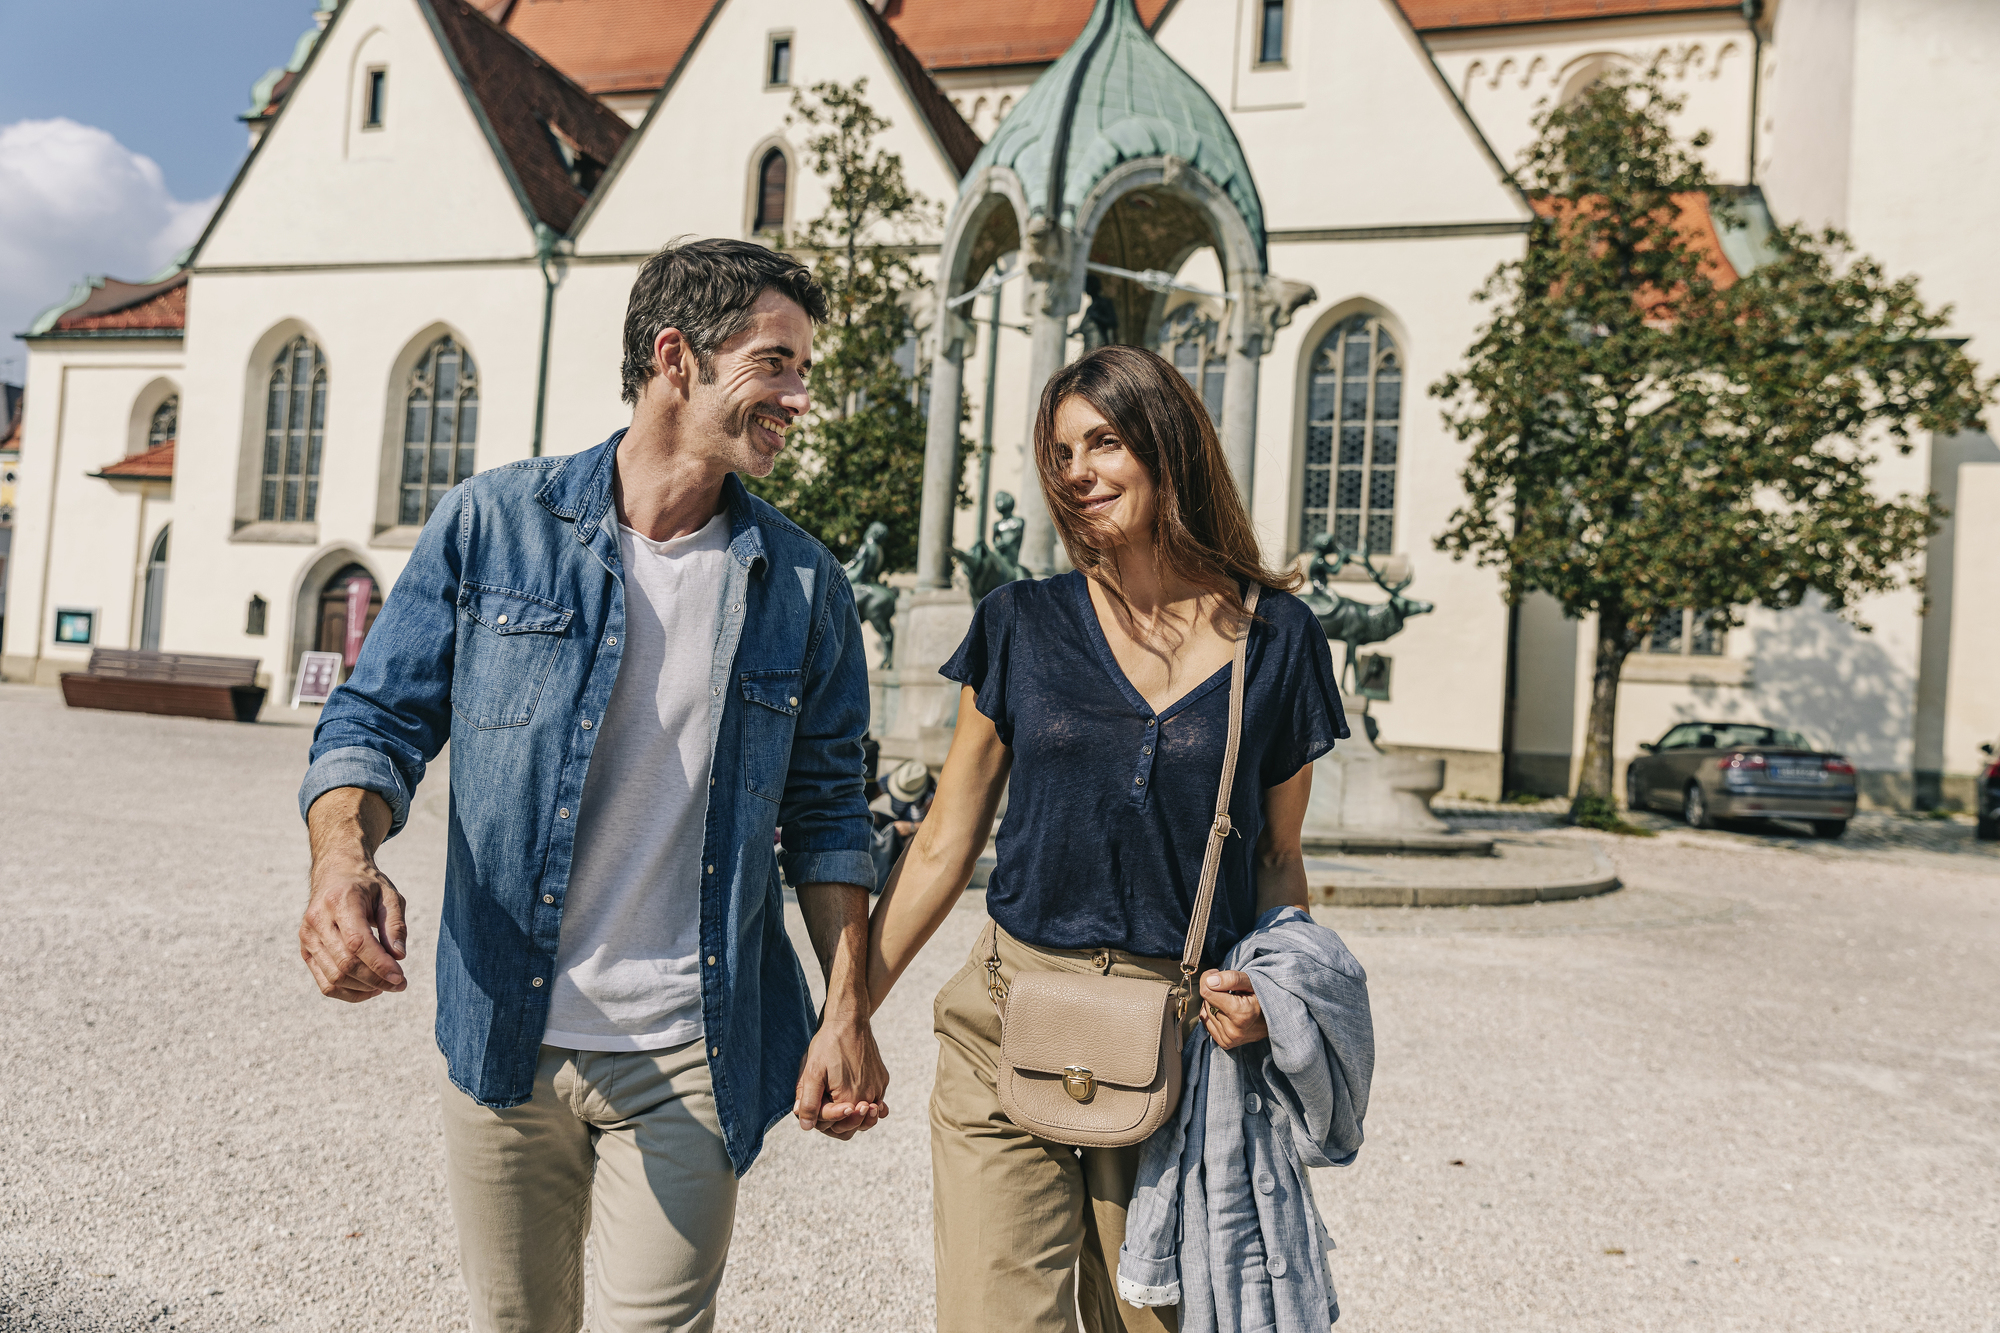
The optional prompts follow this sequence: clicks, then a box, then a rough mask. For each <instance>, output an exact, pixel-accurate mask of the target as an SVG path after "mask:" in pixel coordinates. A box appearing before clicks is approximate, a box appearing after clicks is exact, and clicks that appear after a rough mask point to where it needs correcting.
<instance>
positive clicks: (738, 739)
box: [299, 431, 875, 1175]
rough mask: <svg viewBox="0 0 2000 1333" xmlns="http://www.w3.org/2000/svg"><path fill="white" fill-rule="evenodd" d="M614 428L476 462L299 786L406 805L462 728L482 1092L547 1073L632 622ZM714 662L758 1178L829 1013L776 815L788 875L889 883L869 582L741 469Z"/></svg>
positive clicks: (469, 1000) (730, 972) (454, 856)
mask: <svg viewBox="0 0 2000 1333" xmlns="http://www.w3.org/2000/svg"><path fill="white" fill-rule="evenodd" d="M624 434H625V432H623V431H620V432H618V434H616V435H613V436H612V437H611V438H610V439H609V440H608V441H606V442H605V443H603V444H601V445H599V446H597V447H596V448H594V449H590V450H586V451H585V452H583V453H580V454H574V455H571V456H570V457H567V458H538V459H533V460H530V461H526V462H520V463H514V464H511V465H509V466H506V467H502V468H498V469H495V470H494V471H491V472H485V473H481V474H479V475H478V476H476V477H473V478H472V479H471V480H469V481H467V482H465V483H464V484H463V485H461V486H459V487H458V488H457V489H455V490H454V491H452V492H451V494H449V495H447V496H446V497H445V499H444V500H443V501H442V502H441V503H440V504H439V505H438V508H437V512H436V513H435V514H433V515H432V517H431V520H430V522H429V523H427V524H426V525H425V526H424V531H423V536H422V537H421V538H419V540H418V542H417V545H416V549H415V550H414V551H413V552H412V553H411V556H410V562H409V565H408V566H407V567H406V568H405V569H404V571H403V575H402V577H401V578H399V579H398V580H397V581H396V586H395V590H394V591H393V592H392V593H390V595H389V598H388V600H387V601H386V602H385V603H384V604H383V606H382V611H381V614H380V616H379V617H378V618H377V619H376V622H375V625H374V627H373V628H372V629H371V630H370V631H369V634H368V640H367V645H366V647H365V648H364V649H363V650H362V653H361V658H360V661H359V662H357V663H356V664H355V668H354V672H353V675H352V677H351V678H350V679H349V680H348V682H347V683H346V684H345V685H343V686H341V687H340V689H338V690H336V691H335V692H334V694H333V697H332V698H331V699H329V700H328V701H327V705H326V709H325V712H324V713H323V714H322V715H321V717H320V723H319V730H318V731H317V732H316V733H315V735H314V737H313V746H312V766H311V768H310V769H309V770H308V771H307V773H306V778H305V783H304V785H303V786H302V787H301V788H300V790H299V810H300V813H301V814H303V813H305V812H306V811H307V810H308V809H310V808H311V806H312V803H313V802H314V801H315V800H316V799H318V798H319V797H320V796H321V795H323V794H325V793H326V792H328V791H331V790H333V789H334V788H336V787H363V788H367V789H369V790H371V791H376V792H380V793H381V794H382V796H383V798H384V799H385V800H387V801H388V803H389V808H390V810H391V811H392V812H393V814H394V816H395V823H394V825H393V827H392V835H393V833H394V832H395V831H397V830H400V829H401V828H402V826H403V823H404V821H405V820H406V819H407V818H408V817H409V811H410V797H411V793H412V792H414V791H415V790H416V786H417V783H418V782H420V781H421V780H422V779H423V775H424V766H425V764H426V763H428V762H429V761H430V760H431V759H433V758H435V757H436V756H437V753H438V751H439V750H440V749H442V748H443V747H444V743H445V742H446V740H449V741H450V742H451V832H450V839H451V841H450V852H449V860H448V861H447V864H446V870H445V886H444V910H443V922H442V928H441V930H440V932H439V936H438V951H437V998H438V1006H437V1040H438V1045H439V1047H440V1048H441V1049H442V1050H443V1051H444V1054H445V1059H446V1062H447V1064H448V1066H449V1068H450V1072H451V1080H452V1082H453V1083H455V1084H457V1085H458V1087H460V1088H462V1089H463V1090H464V1091H465V1092H466V1093H468V1094H470V1095H471V1096H472V1097H474V1098H476V1099H477V1100H478V1101H480V1102H481V1103H483V1104H485V1105H487V1106H495V1107H500V1106H515V1105H518V1104H520V1103H521V1102H525V1101H527V1100H528V1097H529V1095H530V1093H531V1092H532V1091H533V1088H534V1081H535V1064H536V1060H537V1057H538V1053H539V1048H540V1045H541V1039H542V1031H543V1028H544V1026H545V1025H546V1022H547V1018H548V1001H549V990H550V986H549V982H550V980H551V978H552V977H553V975H554V969H555V961H556V945H557V942H558V941H559V939H560V938H561V934H562V913H563V901H564V898H565V896H566V891H567V890H568V888H569V875H570V858H571V855H572V853H573V852H574V849H575V846H576V822H577V816H578V814H579V813H580V811H581V806H582V799H583V781H584V773H585V770H586V769H588V767H589V765H590V755H591V751H592V749H593V748H594V747H595V746H596V744H597V742H598V738H599V736H600V735H601V734H602V733H601V732H600V731H599V730H598V729H597V727H596V726H595V724H596V723H598V722H600V721H602V720H603V717H604V711H605V706H606V705H607V704H608V703H609V702H610V700H611V686H612V682H613V681H615V680H616V679H617V678H618V662H619V656H620V653H621V651H622V647H623V644H624V638H625V588H624V581H623V578H622V576H621V574H620V564H619V555H618V535H617V519H616V515H615V514H614V513H613V512H612V484H611V483H612V476H613V472H614V468H613V460H614V459H615V457H616V452H617V448H618V442H619V440H620V439H622V438H623V436H624ZM724 495H725V498H726V500H727V503H728V507H729V517H730V530H731V537H730V542H729V556H730V560H729V563H728V566H727V571H728V572H727V575H726V578H725V580H724V586H723V593H722V606H721V615H720V618H719V619H718V621H717V623H718V625H719V627H720V628H719V629H718V631H717V634H716V640H715V654H714V657H713V659H712V663H711V666H710V668H709V691H710V698H711V703H710V706H709V723H708V734H709V738H710V740H711V742H712V746H713V751H712V752H713V755H714V762H713V766H712V770H711V771H712V774H713V776H712V777H711V778H710V782H709V786H710V791H709V801H708V813H707V818H706V822H705V823H704V826H703V828H704V832H703V837H702V870H703V875H702V881H701V882H702V893H701V951H702V957H703V961H704V963H705V964H707V965H706V966H704V967H703V969H702V991H701V1010H702V1023H703V1028H704V1030H705V1033H706V1038H705V1039H706V1041H707V1044H708V1054H709V1061H708V1063H709V1070H710V1072H711V1073H712V1074H713V1076H714V1081H715V1099H716V1104H717V1109H718V1111H719V1112H720V1115H721V1119H722V1127H723V1134H724V1136H725V1138H726V1139H727V1142H728V1146H729V1156H730V1160H731V1161H732V1162H733V1163H734V1165H735V1168H736V1171H737V1173H738V1174H739V1175H740V1174H742V1173H743V1172H744V1171H746V1170H748V1169H749V1167H750V1164H751V1162H753V1161H754V1160H755V1159H756V1157H757V1153H758V1150H759V1148H760V1147H761V1146H762V1143H763V1138H764V1131H765V1130H767V1129H769V1128H770V1126H771V1125H772V1124H773V1123H775V1122H776V1121H777V1120H778V1119H780V1118H782V1117H783V1116H784V1115H786V1114H788V1113H789V1112H790V1110H791V1107H792V1102H793V1096H794V1091H795V1087H796V1083H797V1079H798V1072H799V1063H800V1061H801V1060H802V1059H803V1058H804V1055H805V1050H806V1044H807V1042H808V1040H809V1039H810V1037H811V1035H812V1031H813V1028H814V1019H813V1012H812V1003H811V998H810V994H809V992H808V991H807V989H806V978H805V974H804V972H803V971H801V969H800V966H799V960H798V956H797V954H796V953H795V952H794V951H793V949H792V946H791V941H790V938H789V937H788V936H787V935H786V933H785V914H784V899H783V896H782V894H781V891H780V889H779V884H778V872H777V865H776V864H775V859H774V855H773V852H774V848H773V845H772V843H773V831H774V829H776V828H777V827H779V826H781V825H782V826H783V828H784V847H783V858H782V859H783V861H784V870H785V875H786V877H787V878H788V880H789V881H790V882H791V883H793V884H813V883H829V882H830V883H840V884H862V885H869V884H873V883H874V882H875V870H874V866H873V864H872V862H871V860H870V849H871V838H870V832H871V830H870V827H869V818H868V809H867V806H866V804H865V802H864V801H863V797H862V765H863V760H862V750H861V741H862V737H863V736H864V735H865V734H866V732H867V729H868V669H867V663H866V661H865V659H864V657H863V655H862V645H861V624H860V621H859V620H858V619H857V618H856V616H855V612H854V597H853V591H852V589H850V588H849V587H848V584H847V580H846V578H845V577H844V576H843V574H842V573H841V569H840V566H839V565H838V564H836V563H835V562H834V559H833V557H832V555H830V554H829V553H828V552H827V550H826V548H825V547H823V546H821V545H820V544H819V543H818V542H816V541H814V540H813V539H812V538H811V537H809V536H807V535H806V534H805V533H804V532H803V531H801V530H800V529H799V528H798V527H796V526H794V525H793V524H792V523H791V522H789V521H788V520H787V519H786V518H785V517H784V516H783V515H782V514H780V513H779V512H778V511H777V510H775V509H773V508H772V507H771V506H770V505H767V504H765V503H764V502H763V501H761V500H758V499H756V498H755V497H753V496H752V495H750V493H749V492H748V491H746V490H745V489H744V488H743V485H742V483H741V482H740V481H738V480H737V479H736V477H735V476H733V475H732V476H731V477H729V478H728V480H727V482H726V483H725V485H724Z"/></svg>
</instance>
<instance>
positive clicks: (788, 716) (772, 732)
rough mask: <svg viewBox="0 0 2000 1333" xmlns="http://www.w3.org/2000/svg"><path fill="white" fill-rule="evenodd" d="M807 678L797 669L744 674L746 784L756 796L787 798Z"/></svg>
mask: <svg viewBox="0 0 2000 1333" xmlns="http://www.w3.org/2000/svg"><path fill="white" fill-rule="evenodd" d="M803 679H804V677H803V676H802V675H801V674H800V673H799V672H797V671H746V672H744V673H743V677H742V681H743V698H744V701H745V702H746V703H747V704H748V705H749V706H748V707H746V708H745V709H744V710H743V785H744V787H745V788H746V789H747V790H748V791H749V792H750V794H751V795H753V796H761V797H763V798H764V799H765V800H767V801H782V800H783V799H784V798H785V775H786V772H787V770H788V769H789V768H790V766H791V758H792V731H793V729H794V728H795V727H796V726H797V724H798V717H799V684H800V682H801V681H802V680H803Z"/></svg>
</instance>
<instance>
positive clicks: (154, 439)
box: [146, 394, 181, 449]
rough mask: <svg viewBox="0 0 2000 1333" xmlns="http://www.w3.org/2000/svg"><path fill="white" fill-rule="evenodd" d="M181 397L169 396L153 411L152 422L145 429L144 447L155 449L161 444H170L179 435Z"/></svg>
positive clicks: (177, 395)
mask: <svg viewBox="0 0 2000 1333" xmlns="http://www.w3.org/2000/svg"><path fill="white" fill-rule="evenodd" d="M180 416H181V396H180V395H179V394H171V395H169V396H168V398H167V401H166V402H164V403H161V404H160V405H159V406H158V407H156V408H154V409H153V420H152V422H151V424H149V425H148V426H147V427H146V447H147V448H148V449H157V448H159V447H160V446H161V445H163V444H172V443H173V442H174V440H175V439H176V438H177V437H178V436H179V434H180Z"/></svg>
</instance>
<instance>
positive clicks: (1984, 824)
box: [1975, 815, 2000, 842]
mask: <svg viewBox="0 0 2000 1333" xmlns="http://www.w3.org/2000/svg"><path fill="white" fill-rule="evenodd" d="M1975 832H1976V833H1977V835H1978V838H1979V840H1980V841H1981V842H2000V815H1988V816H1986V817H1985V818H1984V819H1982V820H1980V821H1979V827H1978V829H1977V830H1975Z"/></svg>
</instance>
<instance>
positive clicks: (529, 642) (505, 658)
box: [451, 583, 574, 731]
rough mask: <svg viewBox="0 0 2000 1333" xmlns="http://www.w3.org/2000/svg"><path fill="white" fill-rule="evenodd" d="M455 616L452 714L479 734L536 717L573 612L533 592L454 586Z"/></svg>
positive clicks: (485, 586)
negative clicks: (455, 590) (537, 703)
mask: <svg viewBox="0 0 2000 1333" xmlns="http://www.w3.org/2000/svg"><path fill="white" fill-rule="evenodd" d="M458 612H459V620H458V653H457V658H456V660H455V661H454V663H453V665H452V672H451V707H452V711H453V712H455V713H457V714H458V716H459V717H461V718H463V719H464V720H465V721H466V722H469V723H470V724H472V726H474V727H476V728H478V729H479V730H482V731H484V730H486V729H487V728H490V727H518V726H521V725H522V724H524V723H526V722H527V721H528V720H529V719H530V718H532V717H533V716H534V714H535V704H536V701H537V700H539V699H540V698H541V694H542V685H543V683H544V682H546V681H547V680H548V677H549V668H550V667H551V666H552V665H554V663H555V660H556V651H557V649H558V648H559V647H560V646H561V644H562V640H563V635H564V632H565V631H567V630H568V628H569V622H570V620H571V619H572V617H573V616H574V613H573V612H572V611H570V610H569V609H568V608H566V607H562V606H558V605H556V604H555V603H554V602H551V601H549V600H548V599H547V598H543V597H537V596H535V595H534V594H533V593H526V592H520V591H517V590H515V589H513V588H499V587H494V586H492V585H490V584H485V583H464V584H460V585H459V589H458Z"/></svg>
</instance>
